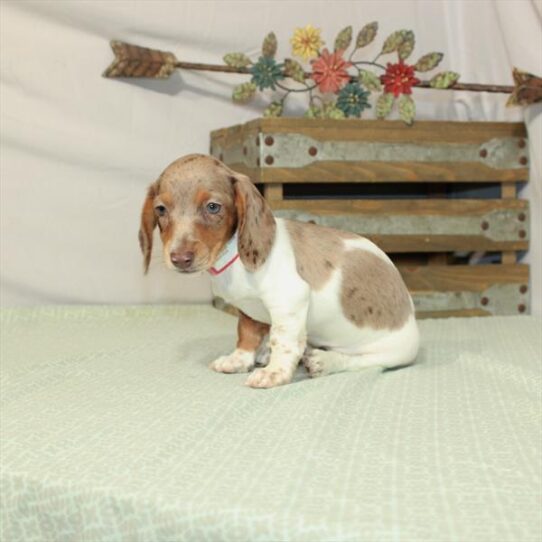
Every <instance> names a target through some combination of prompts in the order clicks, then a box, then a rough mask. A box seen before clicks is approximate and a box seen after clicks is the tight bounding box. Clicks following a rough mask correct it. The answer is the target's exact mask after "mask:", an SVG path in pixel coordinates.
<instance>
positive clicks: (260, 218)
mask: <svg viewBox="0 0 542 542" xmlns="http://www.w3.org/2000/svg"><path fill="white" fill-rule="evenodd" d="M230 180H231V182H232V183H233V187H234V189H235V206H236V208H237V217H238V250H239V256H240V257H241V261H242V262H243V265H244V266H245V267H246V268H247V269H248V270H249V271H255V270H256V269H258V267H260V266H261V265H263V264H264V263H265V262H266V260H267V257H268V256H269V253H270V252H271V248H272V246H273V241H274V239H275V230H276V223H275V218H274V217H273V213H272V212H271V209H270V207H269V205H268V204H267V202H266V201H265V200H264V199H263V197H262V195H261V194H260V193H259V192H258V190H257V188H256V187H255V186H254V184H252V182H251V181H250V179H249V178H248V177H246V176H245V175H240V174H237V175H234V176H232V177H230Z"/></svg>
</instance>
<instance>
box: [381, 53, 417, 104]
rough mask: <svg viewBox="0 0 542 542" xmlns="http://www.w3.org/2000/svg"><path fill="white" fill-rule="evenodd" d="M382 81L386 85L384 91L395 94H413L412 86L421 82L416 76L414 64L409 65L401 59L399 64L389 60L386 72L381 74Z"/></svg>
mask: <svg viewBox="0 0 542 542" xmlns="http://www.w3.org/2000/svg"><path fill="white" fill-rule="evenodd" d="M380 82H381V83H382V84H383V85H384V92H387V93H389V94H393V95H394V96H395V97H397V96H399V94H412V87H413V85H416V84H417V83H419V82H420V80H419V79H417V78H416V77H414V66H409V65H408V64H405V63H404V62H403V61H402V60H400V61H399V62H398V63H397V64H391V63H389V62H388V67H387V68H386V73H385V74H384V75H381V76H380Z"/></svg>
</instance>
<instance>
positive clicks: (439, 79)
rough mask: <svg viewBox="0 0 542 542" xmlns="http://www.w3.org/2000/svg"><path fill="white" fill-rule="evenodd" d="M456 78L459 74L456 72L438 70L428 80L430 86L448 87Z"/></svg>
mask: <svg viewBox="0 0 542 542" xmlns="http://www.w3.org/2000/svg"><path fill="white" fill-rule="evenodd" d="M458 79H459V74H458V73H456V72H440V73H437V74H436V75H435V76H434V77H433V78H432V79H431V81H429V85H430V86H431V87H432V88H450V87H451V86H452V85H453V84H454V83H456V82H457V80H458Z"/></svg>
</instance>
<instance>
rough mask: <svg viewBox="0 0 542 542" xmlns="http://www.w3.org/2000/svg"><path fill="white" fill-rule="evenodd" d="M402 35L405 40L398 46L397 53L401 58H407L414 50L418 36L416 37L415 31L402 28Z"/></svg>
mask: <svg viewBox="0 0 542 542" xmlns="http://www.w3.org/2000/svg"><path fill="white" fill-rule="evenodd" d="M401 35H402V36H403V41H402V42H401V44H400V45H399V47H397V53H398V55H399V58H400V59H401V60H406V59H407V58H408V57H409V56H410V55H411V53H412V51H413V50H414V45H415V43H416V38H415V37H414V32H412V31H411V30H401Z"/></svg>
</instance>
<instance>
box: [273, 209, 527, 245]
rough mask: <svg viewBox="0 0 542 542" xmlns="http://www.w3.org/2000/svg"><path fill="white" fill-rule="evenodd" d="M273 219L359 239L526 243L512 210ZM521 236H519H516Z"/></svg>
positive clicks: (284, 213)
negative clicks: (474, 238)
mask: <svg viewBox="0 0 542 542" xmlns="http://www.w3.org/2000/svg"><path fill="white" fill-rule="evenodd" d="M273 213H274V214H275V216H277V217H280V218H290V219H293V220H299V221H301V222H309V221H313V222H315V223H316V224H320V225H321V226H328V227H331V228H337V229H342V230H347V231H353V232H355V233H360V234H363V235H476V236H479V237H480V236H482V237H485V238H487V239H491V240H492V241H517V240H520V239H521V240H522V241H528V240H529V236H530V232H529V224H530V223H529V214H528V213H525V220H524V221H523V222H520V221H519V220H518V219H517V211H516V210H513V209H497V210H495V211H492V212H490V213H487V214H485V215H483V216H476V215H475V216H467V215H458V216H438V215H390V216H382V215H369V214H362V213H359V214H351V213H348V214H344V215H327V214H326V215H319V214H315V213H308V212H305V211H296V210H275V211H273ZM520 232H523V233H520Z"/></svg>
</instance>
